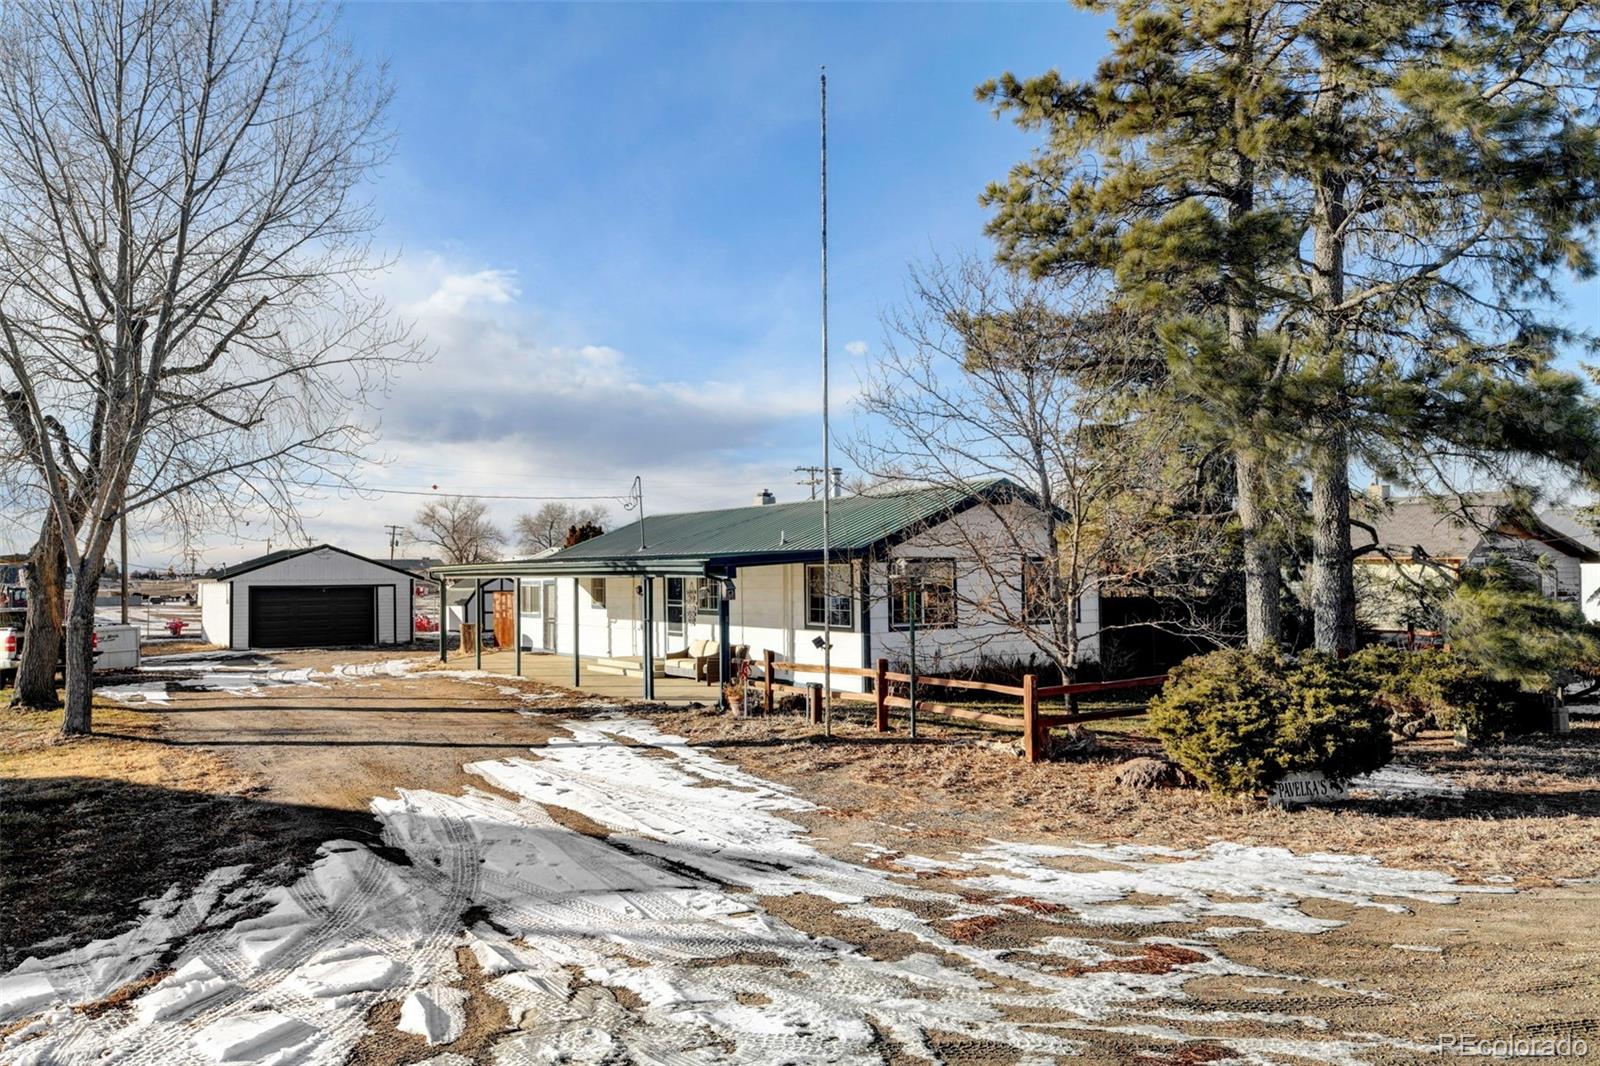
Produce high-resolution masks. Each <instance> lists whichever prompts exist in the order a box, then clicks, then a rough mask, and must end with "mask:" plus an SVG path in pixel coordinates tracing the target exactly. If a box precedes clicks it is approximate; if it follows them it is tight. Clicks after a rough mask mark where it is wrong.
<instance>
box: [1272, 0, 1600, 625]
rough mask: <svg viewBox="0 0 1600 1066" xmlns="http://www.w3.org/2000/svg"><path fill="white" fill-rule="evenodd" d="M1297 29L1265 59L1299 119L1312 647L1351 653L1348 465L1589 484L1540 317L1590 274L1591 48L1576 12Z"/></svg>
mask: <svg viewBox="0 0 1600 1066" xmlns="http://www.w3.org/2000/svg"><path fill="white" fill-rule="evenodd" d="M1298 33H1299V35H1300V41H1298V42H1297V43H1296V45H1295V47H1292V48H1288V49H1285V51H1284V53H1283V55H1282V57H1281V61H1282V62H1283V64H1284V65H1285V69H1284V70H1283V71H1282V77H1283V78H1284V80H1285V81H1286V82H1287V83H1288V84H1290V85H1293V86H1294V87H1295V88H1296V89H1297V90H1298V91H1299V92H1300V93H1301V94H1302V95H1303V96H1304V97H1305V98H1307V99H1310V100H1312V101H1313V103H1312V105H1311V111H1312V118H1313V122H1312V124H1311V126H1310V127H1309V128H1310V133H1311V137H1310V139H1309V140H1308V142H1307V143H1306V145H1305V146H1304V148H1303V151H1301V152H1299V153H1290V154H1289V155H1288V156H1287V157H1286V162H1287V163H1288V164H1289V178H1290V180H1291V181H1295V182H1298V183H1303V185H1304V187H1305V189H1306V200H1307V204H1308V209H1309V210H1308V215H1307V217H1306V219H1305V226H1306V231H1307V236H1306V241H1305V243H1306V244H1307V245H1308V247H1309V256H1308V258H1307V264H1306V269H1305V271H1304V275H1303V278H1302V279H1301V285H1302V286H1303V290H1304V294H1305V304H1304V308H1303V312H1304V314H1303V328H1302V331H1301V335H1302V336H1303V337H1304V338H1305V349H1306V350H1305V351H1304V352H1303V353H1302V357H1301V360H1300V362H1299V366H1300V373H1301V374H1303V375H1304V378H1305V382H1306V385H1307V388H1306V390H1305V392H1304V396H1305V398H1306V400H1307V401H1308V403H1307V410H1306V418H1305V419H1304V422H1303V424H1304V425H1305V426H1306V428H1307V439H1306V465H1307V468H1308V474H1309V477H1310V481H1311V529H1312V549H1313V556H1314V565H1313V568H1312V582H1311V583H1312V590H1311V601H1312V614H1313V619H1314V628H1315V633H1316V644H1317V647H1319V648H1320V649H1322V650H1325V651H1332V652H1348V651H1350V650H1353V648H1354V647H1355V636H1356V634H1355V587H1354V578H1353V573H1352V552H1351V550H1350V533H1349V530H1350V521H1349V501H1350V477H1349V468H1350V459H1351V455H1352V448H1353V447H1354V448H1355V449H1356V451H1357V454H1358V455H1359V456H1360V457H1361V458H1363V459H1365V460H1366V461H1367V462H1368V463H1369V465H1372V466H1374V467H1379V468H1387V470H1388V471H1389V473H1390V474H1391V476H1398V477H1399V478H1400V479H1402V480H1407V481H1410V482H1412V483H1414V484H1422V485H1423V486H1424V487H1430V488H1435V489H1438V488H1441V487H1443V486H1440V485H1439V484H1438V481H1439V471H1440V466H1439V464H1438V463H1437V462H1436V460H1437V459H1438V457H1440V456H1441V455H1448V456H1450V457H1451V460H1452V462H1453V463H1454V465H1455V466H1456V467H1457V468H1458V469H1459V470H1461V471H1462V472H1465V473H1468V474H1469V475H1479V476H1482V475H1485V474H1487V475H1490V476H1494V477H1497V478H1505V477H1507V476H1510V475H1512V474H1513V473H1514V466H1512V465H1511V464H1515V463H1516V462H1518V461H1521V460H1527V459H1535V460H1553V461H1555V462H1556V463H1557V464H1560V465H1562V466H1565V467H1567V468H1569V469H1575V470H1577V471H1578V472H1580V473H1585V474H1588V475H1590V476H1594V475H1596V474H1597V473H1600V451H1596V450H1594V449H1593V444H1594V442H1596V441H1597V440H1600V413H1597V411H1596V408H1595V405H1594V402H1593V400H1592V398H1591V397H1589V396H1588V395H1586V394H1585V393H1584V391H1583V390H1582V388H1581V387H1577V386H1578V381H1577V379H1576V378H1575V377H1573V376H1572V375H1569V374H1564V373H1561V372H1559V371H1557V370H1555V369H1554V368H1553V366H1552V362H1553V360H1554V357H1555V355H1556V353H1557V350H1558V348H1559V346H1560V345H1561V343H1562V342H1563V341H1564V340H1567V339H1569V338H1567V337H1566V336H1565V335H1564V333H1563V331H1562V330H1560V329H1559V328H1555V327H1553V326H1551V325H1550V324H1548V323H1544V322H1542V321H1540V319H1539V313H1538V312H1539V307H1540V305H1541V304H1544V303H1547V302H1548V301H1549V300H1550V299H1551V297H1552V296H1553V289H1552V284H1551V283H1552V278H1553V276H1554V275H1555V274H1556V273H1557V272H1558V271H1560V270H1569V271H1572V272H1574V273H1577V274H1580V275H1587V274H1589V273H1592V271H1593V268H1594V262H1593V254H1592V250H1591V247H1590V243H1591V242H1592V240H1593V237H1594V226H1595V222H1596V219H1597V217H1600V207H1597V204H1600V201H1597V199H1596V196H1597V193H1600V187H1597V183H1600V140H1597V138H1596V128H1595V121H1594V120H1595V116H1596V94H1595V85H1596V84H1597V81H1600V50H1597V46H1600V35H1597V33H1596V23H1595V20H1594V16H1593V13H1592V9H1588V8H1586V5H1583V4H1581V3H1579V2H1577V0H1560V2H1555V3H1537V2H1536V3H1532V4H1519V5H1515V6H1507V5H1499V4H1488V3H1483V2H1480V0H1458V2H1446V3H1440V2H1437V0H1427V2H1405V0H1398V2H1397V0H1366V2H1359V0H1358V2H1356V3H1350V2H1348V0H1340V2H1338V3H1324V4H1322V5H1321V6H1320V7H1316V8H1313V9H1311V10H1310V11H1309V12H1308V14H1307V17H1306V18H1305V19H1304V20H1303V21H1302V22H1301V23H1300V24H1299V26H1298ZM1296 67H1297V68H1298V69H1294V68H1296ZM1490 394H1492V395H1493V397H1494V399H1495V400H1496V401H1497V402H1496V403H1495V404H1494V405H1493V406H1489V407H1483V406H1474V404H1476V403H1477V402H1478V401H1481V400H1482V399H1484V398H1485V396H1486V395H1490ZM1373 444H1377V445H1378V446H1377V447H1372V446H1371V445H1373ZM1364 446H1366V447H1365V448H1364ZM1363 451H1364V452H1365V454H1362V453H1363ZM1396 459H1397V460H1398V461H1396ZM1463 460H1464V462H1463Z"/></svg>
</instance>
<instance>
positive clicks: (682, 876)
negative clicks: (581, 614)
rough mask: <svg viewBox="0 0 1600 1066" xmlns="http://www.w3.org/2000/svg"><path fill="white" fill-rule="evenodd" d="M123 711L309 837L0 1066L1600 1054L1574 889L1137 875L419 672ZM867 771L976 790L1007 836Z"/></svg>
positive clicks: (637, 724) (229, 877)
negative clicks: (99, 1060) (289, 859)
mask: <svg viewBox="0 0 1600 1066" xmlns="http://www.w3.org/2000/svg"><path fill="white" fill-rule="evenodd" d="M234 666H237V667H238V669H233V667H234ZM168 678H170V679H172V684H171V685H170V686H167V685H165V683H164V679H168ZM141 686H143V688H142V689H141ZM117 697H118V698H119V699H121V700H122V701H123V702H124V703H125V705H126V707H127V708H128V709H129V711H135V710H137V711H138V713H139V714H141V715H144V716H147V718H148V724H149V726H150V728H148V729H142V728H135V727H133V726H129V725H126V724H118V725H116V726H114V727H113V728H112V729H109V730H108V732H110V733H114V734H117V735H120V736H121V738H122V742H123V743H126V744H137V745H145V746H148V747H150V748H154V749H160V750H162V751H166V752H184V753H186V752H190V751H193V752H195V753H201V754H203V755H204V756H205V757H206V758H220V759H221V760H223V762H225V763H226V764H227V766H228V767H229V768H230V769H231V771H232V772H234V773H236V774H238V775H239V777H240V780H245V781H248V782H249V785H248V790H249V791H250V792H251V796H250V801H251V802H252V803H258V804H261V805H262V806H263V808H264V809H266V810H268V811H270V812H272V819H273V820H275V822H276V823H277V824H279V826H280V828H281V827H283V826H292V830H291V831H290V832H289V834H288V835H289V836H290V837H292V838H293V840H294V841H296V846H297V847H301V848H304V846H305V845H307V844H310V843H321V842H322V841H325V840H327V839H329V838H338V840H339V842H335V843H331V844H326V845H325V846H323V847H321V848H320V850H317V851H316V852H315V854H314V856H313V855H311V854H309V853H307V854H304V855H302V856H301V858H303V859H305V860H306V861H305V862H304V863H300V862H298V861H297V862H296V863H293V864H290V866H291V867H292V868H291V869H284V868H282V867H281V866H280V868H279V869H278V871H277V874H276V875H275V876H263V874H262V870H261V867H262V866H264V865H266V862H265V861H264V860H265V858H266V857H265V856H257V857H255V858H246V857H241V856H231V857H230V862H232V863H233V865H227V866H223V865H222V864H221V863H212V864H209V865H203V866H197V867H196V875H195V876H193V877H191V878H190V879H189V880H188V882H186V883H185V884H184V885H183V887H182V889H181V890H175V891H173V892H171V893H168V895H167V896H165V897H162V898H160V899H157V900H154V901H147V902H146V904H145V907H144V909H143V911H142V912H141V913H140V914H139V916H138V918H137V920H135V921H134V922H133V923H132V924H131V925H129V926H128V927H127V928H126V930H124V931H122V932H120V933H119V934H118V936H116V937H115V938H113V939H110V940H102V941H99V942H96V943H93V944H89V945H87V946H83V947H80V946H78V944H77V943H76V942H74V943H73V944H71V945H58V946H57V949H58V950H57V952H56V953H55V954H48V953H41V954H43V955H44V957H43V958H41V959H39V960H38V961H35V962H29V963H24V964H23V966H21V967H19V968H17V969H16V970H13V971H12V972H11V973H9V974H7V975H5V976H3V977H0V1034H5V1044H4V1050H3V1051H0V1061H6V1062H10V1061H17V1062H24V1061H28V1062H52V1061H63V1062H64V1061H75V1060H76V1059H77V1058H78V1057H80V1056H82V1055H84V1054H87V1053H89V1049H95V1051H96V1053H100V1052H102V1051H103V1052H104V1053H105V1054H108V1055H111V1056H112V1057H114V1058H117V1059H118V1060H119V1061H129V1062H162V1063H167V1062H174V1063H188V1062H194V1063H202V1062H216V1061H239V1062H251V1061H256V1062H267V1061H272V1062H301V1061H304V1062H329V1063H335V1062H343V1061H355V1062H373V1063H378V1062H382V1063H391V1062H393V1063H398V1062H420V1061H424V1060H435V1061H437V1062H438V1063H439V1064H440V1066H458V1064H459V1063H462V1062H475V1061H476V1062H495V1061H498V1062H517V1063H521V1062H553V1061H567V1062H596V1063H600V1062H624V1061H629V1060H630V1059H631V1060H633V1061H661V1062H737V1063H752V1064H754V1063H767V1062H913V1061H943V1062H983V1063H990V1062H994V1063H1011V1062H1018V1063H1020V1062H1029V1063H1036V1062H1049V1061H1073V1060H1077V1061H1089V1062H1126V1063H1136V1062H1137V1063H1151V1062H1169V1063H1198V1062H1208V1061H1221V1060H1224V1059H1226V1060H1230V1061H1246V1062H1273V1063H1276V1062H1284V1063H1297V1062H1336V1063H1342V1062H1349V1063H1399V1062H1411V1061H1416V1060H1417V1059H1418V1058H1420V1057H1425V1056H1426V1057H1432V1055H1433V1053H1435V1052H1436V1051H1438V1050H1439V1049H1440V1048H1441V1037H1443V1038H1444V1043H1443V1045H1442V1046H1443V1048H1444V1050H1445V1051H1447V1052H1449V1051H1450V1050H1451V1049H1452V1048H1457V1047H1460V1046H1462V1044H1463V1041H1464V1040H1475V1039H1488V1040H1494V1039H1500V1040H1506V1041H1517V1042H1519V1043H1516V1044H1514V1045H1508V1046H1510V1047H1512V1048H1513V1049H1516V1048H1523V1049H1531V1050H1534V1051H1544V1050H1550V1051H1553V1052H1558V1053H1559V1054H1556V1055H1553V1056H1549V1057H1554V1058H1556V1060H1557V1061H1580V1060H1584V1061H1587V1060H1593V1059H1595V1057H1596V1056H1597V1055H1600V1032H1597V1021H1596V1015H1597V1013H1600V1012H1597V1011H1596V1009H1595V1004H1596V1002H1597V1001H1600V977H1597V975H1600V936H1597V935H1596V932H1595V928H1594V927H1595V925H1596V923H1595V922H1594V916H1595V915H1596V914H1600V907H1597V904H1600V892H1597V890H1596V885H1595V883H1594V882H1593V881H1586V880H1585V879H1583V878H1571V877H1566V878H1557V879H1550V880H1552V881H1554V882H1556V883H1546V884H1541V885H1537V886H1535V887H1532V888H1523V887H1521V886H1519V885H1515V884H1506V883H1504V881H1503V879H1500V878H1492V879H1486V878H1485V877H1483V876H1481V875H1479V876H1464V877H1461V878H1459V879H1458V878H1455V877H1452V876H1450V874H1449V873H1448V872H1447V871H1446V870H1445V869H1441V868H1440V866H1441V864H1422V867H1409V868H1407V867H1401V866H1398V865H1396V864H1394V863H1384V862H1380V861H1378V860H1376V859H1372V858H1368V857H1363V856H1361V855H1353V854H1347V853H1338V852H1337V850H1335V849H1329V851H1328V853H1318V852H1317V851H1316V850H1314V849H1307V848H1303V847H1298V846H1297V847H1295V848H1292V849H1291V848H1285V847H1279V846H1274V844H1272V843H1271V842H1270V841H1264V840H1263V839H1247V838H1245V834H1242V833H1241V834H1235V836H1236V837H1238V838H1237V839H1224V838H1222V837H1221V836H1218V837H1217V838H1216V839H1212V840H1204V839H1196V838H1195V836H1194V835H1193V834H1192V833H1191V832H1190V831H1189V827H1188V823H1184V824H1182V825H1181V826H1179V825H1177V820H1176V819H1175V820H1174V824H1175V831H1174V832H1173V833H1172V834H1171V839H1169V840H1167V841H1166V842H1164V843H1163V842H1162V841H1161V840H1159V839H1158V838H1157V836H1158V834H1155V833H1153V832H1152V831H1150V830H1149V827H1148V826H1147V825H1145V824H1144V823H1141V824H1140V831H1139V832H1138V833H1137V838H1138V842H1137V843H1131V842H1130V841H1131V839H1132V837H1133V836H1134V834H1131V833H1129V834H1123V833H1119V832H1118V829H1117V826H1116V825H1115V823H1112V822H1107V823H1105V824H1103V825H1102V826H1101V827H1100V828H1101V830H1102V831H1101V832H1097V833H1095V832H1081V831H1080V830H1081V829H1082V828H1083V827H1081V826H1073V827H1072V828H1071V830H1070V831H1068V830H1065V829H1064V828H1062V827H1059V824H1058V827H1057V828H1056V829H1054V830H1053V831H1047V832H1038V831H1034V832H1029V831H1027V826H1029V825H1030V824H1032V825H1034V826H1038V825H1039V824H1040V823H1041V822H1042V821H1044V820H1043V819H1039V818H1032V819H1030V818H1027V817H1020V816H1019V815H1020V814H1022V813H1025V812H1026V810H1027V807H1028V806H1029V805H1030V804H1033V805H1036V806H1042V807H1043V808H1044V809H1046V810H1050V809H1052V808H1051V806H1050V803H1049V802H1046V801H1045V800H1044V799H1043V798H1041V797H1040V796H1039V794H1038V789H1040V788H1041V787H1048V784H1049V781H1050V780H1051V779H1049V778H1047V777H1044V776H1039V777H1035V776H1032V775H1034V774H1035V771H1032V770H1027V769H1024V768H1017V767H1015V766H1014V764H1013V763H1010V762H1001V761H996V760H998V759H999V756H996V755H995V754H994V753H992V752H989V751H987V750H986V749H979V748H974V747H971V746H970V744H968V743H967V742H965V741H961V742H956V741H951V742H950V743H947V744H942V746H941V742H940V741H938V740H937V739H934V740H932V741H930V742H927V743H926V744H925V746H924V747H923V748H920V749H909V748H906V747H904V746H903V745H902V746H899V747H889V746H886V745H885V743H884V742H883V741H881V740H879V739H877V738H873V737H868V736H865V735H861V736H855V735H853V734H852V733H851V731H850V730H849V729H848V728H845V729H842V730H841V733H842V734H843V735H842V736H841V737H840V738H839V739H836V740H835V741H834V742H831V743H818V742H817V741H816V740H815V739H814V738H813V737H810V736H808V735H806V732H807V731H806V730H804V728H803V727H798V726H795V725H792V724H787V723H756V724H751V725H748V726H741V727H739V728H738V729H733V730H730V729H729V728H728V727H727V725H726V724H725V722H724V720H721V719H716V718H713V717H712V716H710V715H704V714H702V715H695V714H692V713H689V714H684V713H674V714H663V713H659V712H655V711H650V710H648V709H643V708H612V707H604V706H595V705H593V704H592V703H591V702H589V701H587V700H585V699H583V698H581V697H576V696H573V695H572V694H563V693H559V692H555V691H550V690H545V691H540V690H537V689H536V688H535V687H533V686H526V685H524V686H517V685H512V684H509V683H507V680H506V679H502V678H494V677H481V676H480V677H473V676H470V675H464V674H455V673H450V674H447V673H441V672H438V671H436V670H434V669H433V668H432V664H431V663H429V662H427V661H426V659H425V658H424V657H421V656H413V657H411V658H410V660H409V661H405V662H397V661H396V660H395V658H394V656H393V655H383V654H372V653H354V652H352V653H343V654H340V653H319V654H314V655H313V654H303V655H302V654H293V655H282V656H279V657H277V658H276V660H274V661H273V662H271V663H265V664H254V665H251V664H242V663H234V664H231V665H230V664H229V663H227V662H224V661H217V662H213V663H211V664H209V665H207V664H204V663H201V664H200V665H198V666H196V665H192V664H191V665H188V666H184V667H182V668H181V669H180V668H174V669H173V671H172V672H171V674H170V675H168V674H159V675H157V674H151V675H148V676H147V677H146V678H145V679H143V680H141V681H138V682H134V683H130V684H129V685H128V686H126V690H125V691H123V692H121V693H118V694H117ZM117 721H118V723H124V722H125V719H123V718H120V717H119V718H118V719H117ZM677 734H682V735H686V736H689V737H690V738H691V739H698V740H708V739H709V740H710V741H711V743H710V745H709V746H704V745H700V744H686V743H684V742H683V741H682V740H680V739H679V737H678V735H677ZM885 759H888V760H891V761H892V760H907V759H909V760H917V761H919V762H920V763H924V764H930V765H936V766H937V767H938V768H939V770H938V772H939V774H940V775H942V776H941V777H940V778H939V779H940V780H945V779H946V778H948V776H949V775H950V774H951V773H952V772H953V770H952V769H951V767H953V766H957V765H959V766H965V767H970V768H972V769H973V772H974V773H978V774H986V775H988V776H989V777H991V778H998V777H999V775H1002V774H1007V773H1009V774H1011V775H1013V776H1012V777H1011V778H1010V779H1009V783H1007V784H1004V786H1003V787H1004V788H1006V789H1008V790H1009V791H1008V792H1007V793H1005V794H1006V795H1009V796H1011V797H1012V800H1013V802H1014V804H1015V805H1016V806H1015V807H1014V808H1012V809H1006V810H998V809H996V808H995V807H994V806H993V805H992V799H993V797H992V794H991V792H992V788H991V786H992V782H989V783H988V784H986V785H985V787H984V789H980V788H978V787H977V786H968V787H967V789H966V793H967V800H968V801H967V802H963V799H962V788H961V784H960V781H959V780H957V781H955V782H953V783H952V784H953V787H952V788H951V789H950V790H948V791H947V790H944V789H937V788H933V787H927V786H922V785H918V784H917V782H918V781H919V779H918V778H917V777H916V776H915V774H914V773H910V772H905V773H901V774H899V775H898V776H895V777H891V776H890V775H889V774H887V773H886V772H885V771H884V765H885V764H884V763H883V762H882V760H885ZM956 760H960V761H959V763H958V762H956ZM464 767H465V768H464ZM1045 769H1046V770H1048V769H1049V768H1045ZM986 780H987V779H986ZM985 789H989V791H985ZM980 796H981V800H982V802H978V801H977V799H975V797H980ZM1056 802H1059V801H1056ZM1565 818H1566V816H1565V814H1562V815H1561V817H1560V820H1564V819H1565ZM1217 824H1218V825H1226V826H1228V827H1229V828H1230V829H1238V828H1241V826H1240V825H1238V824H1236V823H1233V822H1230V821H1229V820H1228V819H1227V818H1224V817H1219V818H1218V819H1217ZM1587 829H1588V827H1587V826H1585V831H1587ZM260 846H261V847H262V848H270V847H271V846H272V845H271V843H270V836H268V835H263V836H262V837H261V838H260ZM1552 846H1557V845H1555V844H1554V843H1553V844H1552ZM217 866H222V868H221V869H216V868H215V867H217ZM1429 866H1431V867H1432V868H1423V867H1429ZM1513 889H1515V891H1513ZM68 946H70V947H71V948H72V950H65V951H62V950H59V949H60V948H62V947H68ZM73 1004H78V1005H79V1006H77V1007H76V1008H74V1007H73V1006H72V1005H73ZM1424 1004H1425V1005H1426V1006H1425V1008H1423V1007H1422V1005H1424ZM85 1005H87V1006H85ZM441 1055H443V1056H445V1057H443V1058H437V1059H435V1057H436V1056H441ZM1446 1057H1453V1056H1451V1055H1447V1056H1446Z"/></svg>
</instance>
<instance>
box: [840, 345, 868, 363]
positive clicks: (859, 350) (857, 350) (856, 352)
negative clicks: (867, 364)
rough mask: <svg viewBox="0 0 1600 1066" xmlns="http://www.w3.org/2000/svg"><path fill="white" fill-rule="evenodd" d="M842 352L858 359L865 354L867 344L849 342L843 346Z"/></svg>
mask: <svg viewBox="0 0 1600 1066" xmlns="http://www.w3.org/2000/svg"><path fill="white" fill-rule="evenodd" d="M844 350H845V351H847V352H849V353H850V354H851V355H853V356H855V357H856V358H858V359H859V358H860V357H861V356H863V355H866V354H867V342H866V341H851V342H850V343H848V344H846V345H845V346H844Z"/></svg>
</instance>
